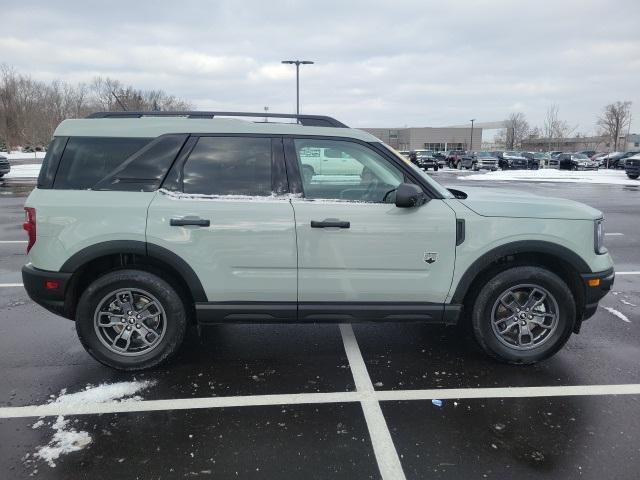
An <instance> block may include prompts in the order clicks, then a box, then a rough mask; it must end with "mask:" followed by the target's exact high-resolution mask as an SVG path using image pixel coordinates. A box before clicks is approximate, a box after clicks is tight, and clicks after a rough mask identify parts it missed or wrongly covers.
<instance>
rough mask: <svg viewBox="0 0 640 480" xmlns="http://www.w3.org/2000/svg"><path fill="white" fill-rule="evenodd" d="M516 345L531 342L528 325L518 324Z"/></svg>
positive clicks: (531, 336) (531, 335) (524, 344)
mask: <svg viewBox="0 0 640 480" xmlns="http://www.w3.org/2000/svg"><path fill="white" fill-rule="evenodd" d="M518 327H519V330H518V345H520V346H528V345H531V344H532V343H533V334H532V333H531V330H530V329H529V325H526V324H525V325H522V324H518Z"/></svg>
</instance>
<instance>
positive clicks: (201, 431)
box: [0, 170, 640, 480]
mask: <svg viewBox="0 0 640 480" xmlns="http://www.w3.org/2000/svg"><path fill="white" fill-rule="evenodd" d="M434 175H437V177H438V179H439V180H440V181H441V182H442V183H444V184H446V185H448V186H453V185H457V186H459V188H461V189H463V190H464V188H465V185H467V184H466V183H465V181H464V180H459V179H458V178H457V177H458V175H459V174H458V172H452V171H448V170H441V171H439V172H437V173H436V174H434ZM474 186H481V187H483V188H506V189H511V190H514V194H517V193H518V192H522V191H527V192H533V193H537V194H540V195H544V196H556V197H564V198H570V199H573V200H578V201H582V202H585V203H588V204H590V205H592V206H594V207H596V208H598V209H600V210H602V211H603V212H604V213H605V216H606V228H607V231H608V233H609V235H608V236H607V246H608V248H609V250H610V251H611V253H612V255H613V258H614V261H615V262H616V270H617V271H618V276H617V278H616V281H615V285H614V288H613V292H612V293H611V294H609V295H608V296H607V297H605V298H604V300H603V301H602V302H601V308H599V310H598V313H597V314H596V315H595V316H594V317H593V318H592V319H590V320H589V321H587V322H585V324H584V325H583V328H582V332H581V333H580V334H579V335H574V336H572V338H571V339H570V340H569V342H568V344H567V345H566V347H565V348H564V349H563V350H562V351H561V352H559V353H558V354H557V355H556V356H555V357H553V358H552V359H550V360H548V361H546V362H543V363H540V364H537V365H533V366H527V367H516V366H508V365H502V364H498V363H495V362H494V361H491V360H489V359H488V358H486V357H485V355H484V354H482V353H481V352H480V351H479V350H478V349H477V348H476V347H475V345H474V344H473V342H472V341H471V340H470V339H469V338H467V337H466V336H465V335H463V334H462V333H461V332H460V331H459V330H458V329H456V328H444V327H428V326H424V325H420V324H400V325H397V324H396V325H394V324H376V325H372V324H358V325H353V326H349V325H342V326H339V325H262V326H256V325H224V326H216V327H211V328H208V329H206V330H205V331H203V332H202V335H200V336H199V335H197V333H196V332H195V331H194V332H191V334H190V335H189V337H188V338H187V341H186V343H185V345H184V347H183V348H182V350H181V352H180V354H179V355H178V356H177V358H175V359H174V360H173V361H172V362H171V363H170V364H168V365H165V366H163V367H162V368H159V369H156V370H153V371H150V372H145V373H139V374H125V373H120V372H116V371H113V370H111V369H108V368H106V367H103V366H101V365H99V364H97V363H96V362H95V361H94V360H93V359H91V358H90V357H89V355H88V354H86V353H85V352H84V350H83V349H82V347H81V345H80V343H79V341H78V340H77V338H76V335H75V329H74V325H73V323H72V322H70V321H68V320H64V319H61V318H58V317H56V316H54V315H52V314H50V313H48V312H46V311H45V310H44V309H42V308H41V307H39V306H36V305H35V304H34V303H32V302H31V301H30V300H29V299H28V297H27V295H26V293H25V292H24V290H23V289H22V287H21V286H20V282H21V278H20V274H19V271H20V267H21V265H22V263H23V261H24V255H23V252H24V248H25V243H23V242H22V240H24V238H25V237H24V234H23V233H24V232H22V231H21V222H22V217H23V212H22V205H23V203H24V199H25V195H26V194H27V193H28V191H29V189H30V188H31V185H30V183H29V182H22V183H21V182H19V181H15V182H12V183H9V182H7V183H5V184H3V185H2V186H0V206H1V207H2V208H0V378H1V379H2V381H0V478H7V479H14V478H34V477H35V478H45V479H49V478H52V479H57V478H61V479H67V478H74V479H76V478H78V479H84V478H86V479H102V478H105V479H107V478H108V479H114V478H118V479H129V478H141V479H160V478H162V479H166V478H192V477H193V478H267V479H276V478H278V479H280V478H282V479H289V478H291V479H297V478H306V479H315V478H318V479H320V478H322V479H324V478H348V479H351V480H353V479H368V478H374V479H375V478H385V479H396V478H397V479H402V478H407V479H424V478H498V479H503V478H518V479H520V478H539V477H542V476H544V477H545V478H554V479H565V478H584V479H601V478H623V479H626V478H629V479H630V478H637V477H638V473H637V472H638V468H639V466H640V368H638V365H640V349H639V348H638V345H639V341H640V328H639V323H640V224H639V222H638V219H639V218H640V182H639V187H633V186H618V185H589V184H582V183H570V184H557V183H544V182H540V183H526V182H477V183H474ZM605 307H607V308H608V309H607V308H605ZM118 382H137V384H138V385H141V384H143V385H144V388H141V389H140V390H139V391H136V395H139V396H140V397H141V398H142V399H143V401H125V400H126V398H125V397H116V398H124V400H123V401H120V402H109V403H95V402H94V403H92V402H87V403H85V404H71V405H70V404H65V403H64V402H57V401H56V399H60V398H62V397H63V396H64V395H65V394H68V393H73V392H78V391H82V390H85V389H86V388H87V387H89V388H91V387H92V386H98V385H100V384H105V383H107V384H114V383H118ZM65 389H66V390H65ZM131 396H132V395H129V397H131ZM52 400H53V401H52ZM49 402H51V403H49ZM15 407H24V408H15ZM59 416H64V419H63V420H60V417H59ZM40 417H42V418H40ZM61 421H62V422H67V423H68V426H67V428H66V431H67V432H68V431H74V432H76V433H77V432H86V436H84V437H83V438H84V439H85V440H86V441H85V442H84V444H83V447H84V448H80V449H78V450H77V451H73V452H71V453H68V454H66V455H63V456H60V457H59V458H57V459H55V461H52V462H51V463H53V464H55V466H52V465H51V464H50V463H48V462H47V461H44V460H42V458H37V457H35V456H34V454H35V453H36V452H37V451H39V449H40V448H41V447H42V446H45V445H47V444H50V443H51V441H52V438H53V437H54V436H55V435H56V432H59V431H60V430H61V429H60V428H58V427H59V426H60V423H59V422H61ZM56 423H57V426H56ZM63 430H64V429H63Z"/></svg>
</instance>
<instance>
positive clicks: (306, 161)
mask: <svg viewBox="0 0 640 480" xmlns="http://www.w3.org/2000/svg"><path fill="white" fill-rule="evenodd" d="M242 116H245V117H265V114H263V113H259V114H244V113H229V112H226V113H218V112H149V113H145V112H118V113H96V114H93V115H91V116H90V117H88V118H86V119H74V120H65V121H64V122H62V123H61V124H60V125H59V126H58V128H57V129H56V131H55V133H54V137H53V141H52V143H51V146H50V148H49V149H48V151H47V154H46V157H45V159H44V163H43V166H42V170H41V172H40V176H39V178H38V184H37V188H35V189H34V190H33V192H32V193H31V194H30V195H29V198H28V199H27V201H26V205H25V212H26V220H25V223H24V229H25V230H26V231H27V233H28V239H29V242H28V248H27V251H28V256H27V263H26V265H25V266H24V267H23V269H22V275H23V280H24V285H25V288H26V290H27V292H28V294H29V296H30V297H31V298H32V299H33V300H34V301H36V302H37V303H39V304H40V305H42V306H44V307H45V308H47V309H48V310H50V311H52V312H55V313H57V314H59V315H62V316H63V317H66V318H69V319H73V320H75V322H76V330H77V332H78V336H79V338H80V341H81V342H82V344H83V345H84V347H85V348H86V350H87V351H88V352H89V353H90V354H91V355H92V356H93V357H94V358H95V359H97V360H98V361H100V362H102V363H104V364H106V365H109V366H111V367H114V368H118V369H123V370H136V369H144V368H149V367H152V366H154V365H157V364H159V363H160V362H162V361H164V360H166V359H167V358H169V357H170V356H171V355H172V354H173V353H174V352H175V351H176V350H177V349H178V347H179V346H180V344H181V342H182V340H183V337H184V334H185V331H186V329H187V327H188V325H189V324H191V323H193V324H201V325H204V324H211V323H220V322H236V323H239V322H299V323H305V322H353V321H360V320H367V321H374V322H380V321H386V322H401V321H422V322H430V323H439V324H445V325H453V324H456V323H458V322H460V323H462V324H466V325H468V326H469V327H470V331H472V332H473V334H474V336H475V338H476V340H477V342H478V343H479V345H480V346H481V347H482V348H483V349H484V351H486V352H487V353H488V354H489V355H491V356H493V357H495V358H496V359H499V360H502V361H506V362H511V363H521V364H526V363H532V362H535V361H538V360H542V359H544V358H547V357H549V356H550V355H552V354H554V353H555V352H557V351H558V350H559V349H560V348H561V347H562V346H563V345H564V343H565V342H566V341H567V339H568V338H569V336H570V335H571V333H572V332H576V333H577V332H578V331H579V330H580V326H581V323H582V322H583V320H585V319H587V318H589V317H591V316H592V315H593V314H594V312H595V311H596V308H597V305H598V301H599V300H600V299H601V298H602V297H603V296H604V295H605V294H606V292H607V291H608V290H609V289H610V288H611V285H612V283H613V280H614V270H613V264H612V261H611V257H610V255H609V253H608V252H607V250H606V248H605V246H604V245H603V238H604V237H603V235H604V233H603V217H602V213H601V212H599V211H597V210H595V209H593V208H591V207H588V206H586V205H583V204H580V203H576V202H572V201H568V200H561V199H553V198H543V197H538V196H528V197H526V196H524V195H523V194H521V195H518V196H514V195H512V194H506V193H500V192H490V191H487V190H485V189H482V188H468V189H465V191H464V192H462V191H458V190H448V189H446V188H444V187H442V186H441V185H439V184H438V183H436V182H435V181H434V180H433V179H431V178H430V177H429V176H428V175H427V174H426V173H424V172H423V171H421V170H420V169H418V168H416V167H415V166H413V165H412V164H411V163H410V162H408V161H407V160H406V159H404V158H402V157H401V156H400V155H399V154H398V153H397V152H395V151H394V150H393V149H391V148H390V147H388V146H386V145H385V144H383V143H381V142H380V141H379V140H378V139H377V138H375V137H373V136H371V135H370V134H368V133H365V132H362V131H359V130H354V129H350V128H347V127H346V126H345V125H343V124H342V123H340V122H338V121H336V120H334V119H332V118H330V117H321V116H312V115H299V116H291V115H285V114H268V116H269V117H277V118H280V117H283V118H284V117H288V118H295V119H296V123H273V122H269V123H254V122H252V121H247V120H242V119H239V118H220V117H242Z"/></svg>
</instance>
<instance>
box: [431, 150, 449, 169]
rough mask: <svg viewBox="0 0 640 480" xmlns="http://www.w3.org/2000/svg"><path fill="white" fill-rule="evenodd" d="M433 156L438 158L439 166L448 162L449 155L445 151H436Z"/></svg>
mask: <svg viewBox="0 0 640 480" xmlns="http://www.w3.org/2000/svg"><path fill="white" fill-rule="evenodd" d="M433 158H435V159H436V161H437V162H438V167H440V168H442V167H444V166H445V165H446V163H447V155H446V154H445V152H434V153H433Z"/></svg>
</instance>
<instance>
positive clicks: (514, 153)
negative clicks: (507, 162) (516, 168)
mask: <svg viewBox="0 0 640 480" xmlns="http://www.w3.org/2000/svg"><path fill="white" fill-rule="evenodd" d="M504 154H505V155H511V156H512V157H519V156H520V154H519V153H518V152H504Z"/></svg>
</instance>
